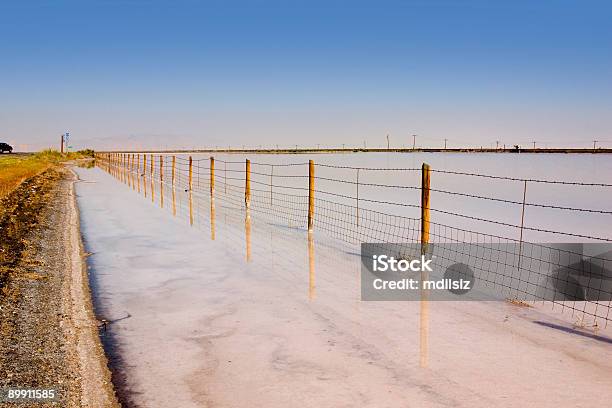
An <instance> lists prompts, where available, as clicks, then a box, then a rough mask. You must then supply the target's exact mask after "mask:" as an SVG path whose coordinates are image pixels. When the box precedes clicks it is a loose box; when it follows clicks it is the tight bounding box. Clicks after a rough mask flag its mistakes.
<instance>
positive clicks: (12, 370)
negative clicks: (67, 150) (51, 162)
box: [0, 167, 117, 407]
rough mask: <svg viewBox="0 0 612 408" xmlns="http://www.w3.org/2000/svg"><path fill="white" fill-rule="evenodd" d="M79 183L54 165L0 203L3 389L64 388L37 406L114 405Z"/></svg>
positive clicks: (0, 365)
mask: <svg viewBox="0 0 612 408" xmlns="http://www.w3.org/2000/svg"><path fill="white" fill-rule="evenodd" d="M75 178H76V177H75V176H74V173H73V172H72V171H70V170H69V169H67V168H63V167H54V168H51V169H49V170H47V171H45V172H44V173H42V174H40V175H38V176H36V177H33V178H31V179H29V180H26V181H25V182H24V183H22V184H21V185H20V186H19V187H18V188H17V189H16V190H14V191H13V192H12V193H10V194H9V195H7V196H6V197H4V198H3V199H2V201H1V202H0V288H1V289H0V388H39V389H40V388H55V389H58V390H59V395H60V397H59V401H57V402H55V403H46V404H41V403H34V402H32V405H33V406H37V407H44V406H62V407H115V406H117V403H116V400H115V397H114V393H113V390H112V386H111V384H110V375H109V371H108V368H107V366H106V359H105V357H104V354H103V352H102V348H101V346H100V342H99V338H98V332H97V324H96V321H95V319H94V316H93V312H92V308H91V301H90V294H89V289H88V280H87V274H86V272H85V266H84V262H83V258H82V245H81V240H80V233H79V229H78V228H79V227H78V221H79V220H78V212H77V207H76V203H75V199H74V191H73V183H74V182H75ZM0 406H3V404H2V402H0ZM6 406H14V404H12V403H11V404H9V403H7V404H6Z"/></svg>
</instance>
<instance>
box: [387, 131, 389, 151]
mask: <svg viewBox="0 0 612 408" xmlns="http://www.w3.org/2000/svg"><path fill="white" fill-rule="evenodd" d="M387 150H389V134H387Z"/></svg>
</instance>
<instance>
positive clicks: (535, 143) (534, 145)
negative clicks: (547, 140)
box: [533, 141, 536, 150]
mask: <svg viewBox="0 0 612 408" xmlns="http://www.w3.org/2000/svg"><path fill="white" fill-rule="evenodd" d="M535 144H536V142H535V141H534V142H533V150H535Z"/></svg>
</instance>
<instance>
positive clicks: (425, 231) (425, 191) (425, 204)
mask: <svg viewBox="0 0 612 408" xmlns="http://www.w3.org/2000/svg"><path fill="white" fill-rule="evenodd" d="M430 174H431V170H430V167H429V164H427V163H423V167H422V169H421V254H423V255H424V254H425V253H426V252H427V245H428V244H429V183H430Z"/></svg>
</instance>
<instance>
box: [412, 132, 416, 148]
mask: <svg viewBox="0 0 612 408" xmlns="http://www.w3.org/2000/svg"><path fill="white" fill-rule="evenodd" d="M416 137H417V135H412V150H414V149H415V148H416Z"/></svg>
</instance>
